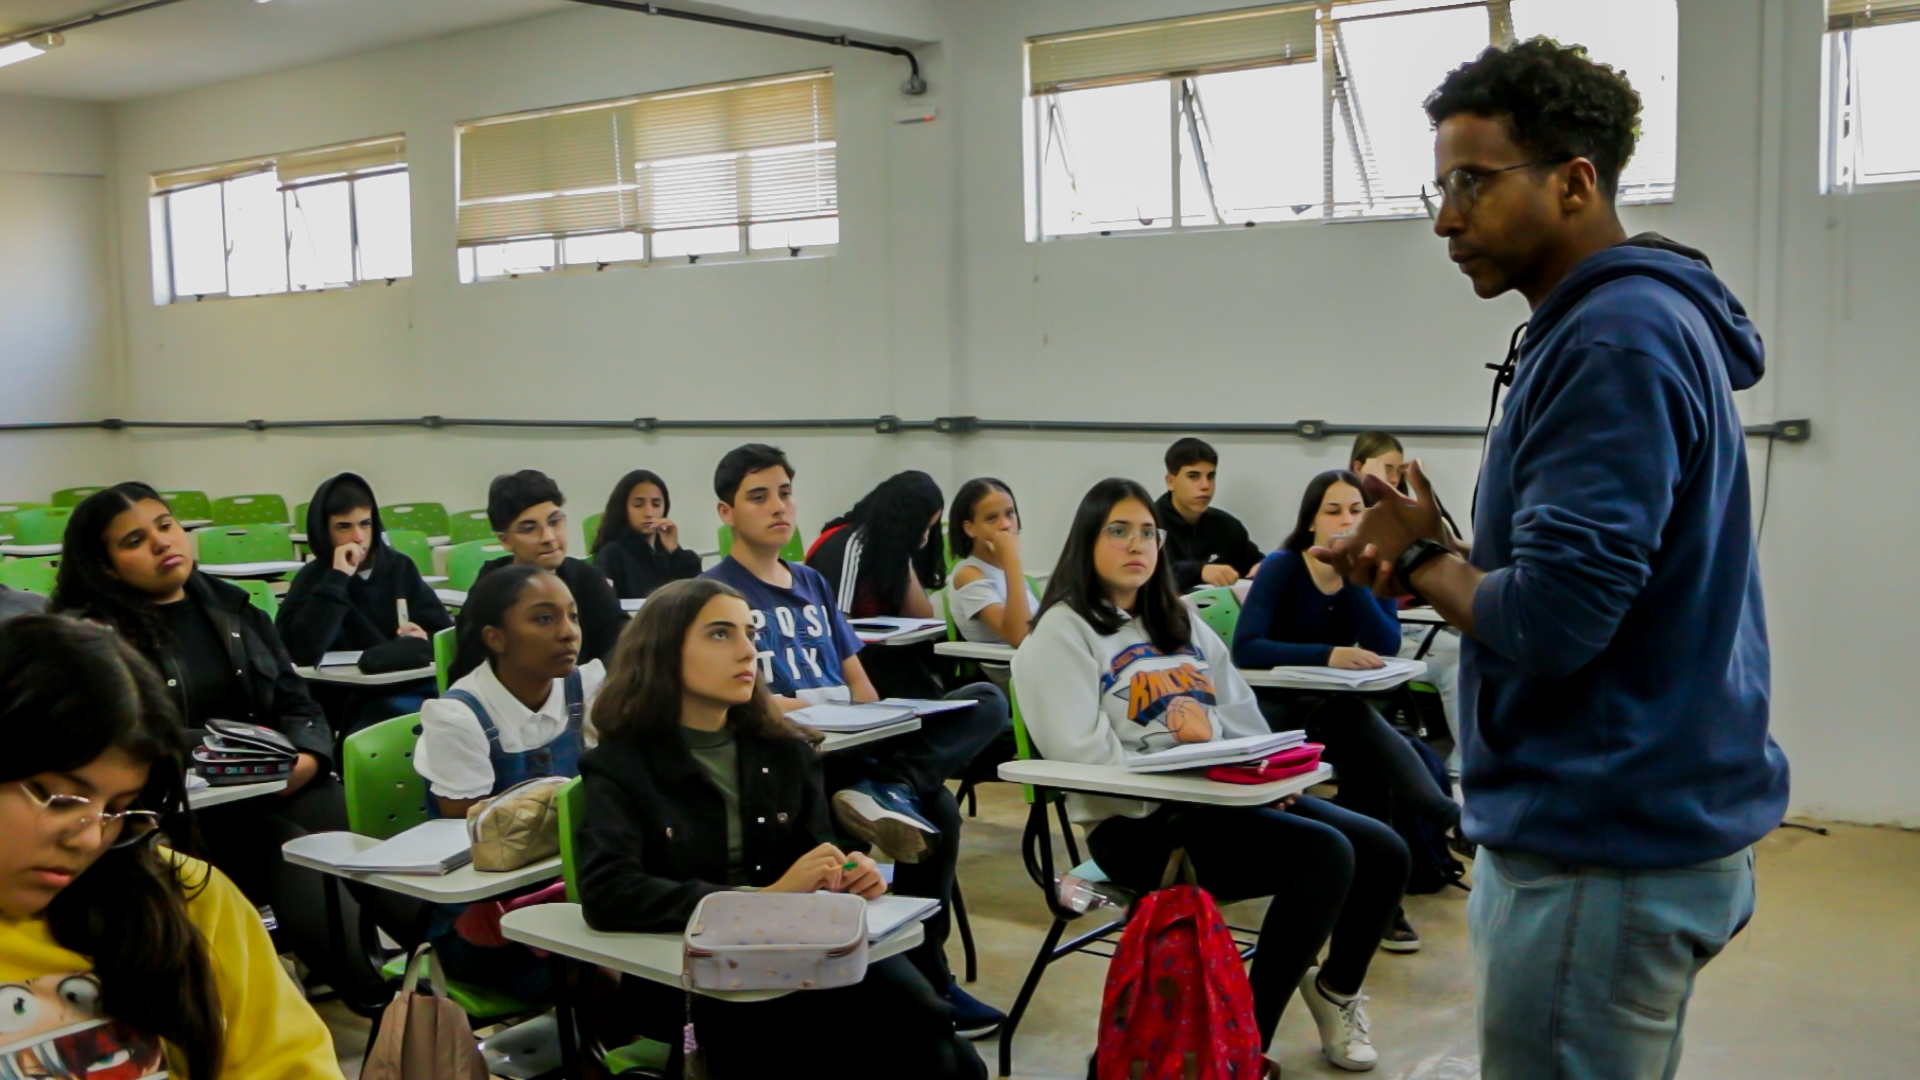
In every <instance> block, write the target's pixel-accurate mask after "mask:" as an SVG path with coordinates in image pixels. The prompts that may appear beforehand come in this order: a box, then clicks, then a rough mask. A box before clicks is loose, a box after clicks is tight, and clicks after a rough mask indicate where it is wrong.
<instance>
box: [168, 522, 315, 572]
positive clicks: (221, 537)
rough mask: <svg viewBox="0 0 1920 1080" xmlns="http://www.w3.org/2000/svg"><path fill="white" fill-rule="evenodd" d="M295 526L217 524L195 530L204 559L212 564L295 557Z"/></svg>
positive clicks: (204, 561) (284, 560)
mask: <svg viewBox="0 0 1920 1080" xmlns="http://www.w3.org/2000/svg"><path fill="white" fill-rule="evenodd" d="M292 531H293V529H292V526H289V525H287V524H286V523H284V522H282V523H281V524H278V525H248V526H244V527H240V526H231V527H223V526H214V527H212V528H206V529H200V530H197V531H196V532H194V534H193V535H194V538H195V540H196V541H197V542H198V543H199V545H200V561H201V562H203V563H207V564H209V565H212V566H219V565H220V564H222V563H253V562H286V561H288V560H290V559H292V558H293V538H292V536H291V535H290V534H291V533H292Z"/></svg>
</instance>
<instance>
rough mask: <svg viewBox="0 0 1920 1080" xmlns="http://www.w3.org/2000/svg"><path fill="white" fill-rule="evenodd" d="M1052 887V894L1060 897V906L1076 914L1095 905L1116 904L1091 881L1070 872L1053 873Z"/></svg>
mask: <svg viewBox="0 0 1920 1080" xmlns="http://www.w3.org/2000/svg"><path fill="white" fill-rule="evenodd" d="M1053 889H1054V895H1055V896H1057V897H1059V899H1060V906H1061V907H1063V908H1065V909H1067V910H1068V911H1071V912H1073V913H1074V914H1076V915H1084V914H1086V913H1087V912H1088V911H1089V910H1090V909H1092V908H1096V907H1116V906H1118V905H1116V904H1114V902H1113V901H1112V900H1111V899H1110V898H1108V897H1107V896H1106V895H1105V894H1104V893H1102V892H1101V891H1100V890H1099V888H1098V887H1097V886H1095V885H1094V883H1093V882H1091V881H1087V880H1086V879H1084V878H1077V877H1074V876H1073V875H1072V874H1057V875H1055V876H1054V879H1053Z"/></svg>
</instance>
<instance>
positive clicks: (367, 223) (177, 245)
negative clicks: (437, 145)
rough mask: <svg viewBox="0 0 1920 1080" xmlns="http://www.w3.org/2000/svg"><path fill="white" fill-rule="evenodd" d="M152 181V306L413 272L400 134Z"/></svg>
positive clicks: (178, 172)
mask: <svg viewBox="0 0 1920 1080" xmlns="http://www.w3.org/2000/svg"><path fill="white" fill-rule="evenodd" d="M151 190H152V193H153V194H152V198H151V200H150V203H149V206H150V214H151V217H152V235H153V270H154V302H155V303H158V304H167V303H175V302H178V301H182V300H202V299H205V298H206V297H209V296H264V295H267V294H270V293H285V292H304V291H308V290H315V289H328V288H337V287H340V286H345V285H352V284H354V283H356V282H369V281H383V282H387V283H391V282H393V281H395V280H397V279H399V278H404V277H410V276H412V274H413V223H412V214H411V209H410V203H409V195H408V183H407V141H406V139H404V138H401V137H400V136H397V135H396V136H389V137H385V138H378V139H363V140H360V141H358V142H352V143H343V144H340V145H337V146H324V147H319V148H317V149H313V150H300V151H295V152H292V153H285V154H276V155H273V156H271V157H261V158H249V159H247V160H244V161H230V162H226V163H224V164H220V165H206V166H201V167H198V168H192V169H178V170H174V171H172V172H165V173H158V174H156V175H155V176H154V177H153V178H152V188H151Z"/></svg>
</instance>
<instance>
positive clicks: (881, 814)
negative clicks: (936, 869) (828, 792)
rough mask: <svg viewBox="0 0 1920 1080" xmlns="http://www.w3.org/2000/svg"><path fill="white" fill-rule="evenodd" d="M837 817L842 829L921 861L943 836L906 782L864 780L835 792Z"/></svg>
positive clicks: (898, 857) (902, 856) (903, 857)
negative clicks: (921, 808) (924, 811)
mask: <svg viewBox="0 0 1920 1080" xmlns="http://www.w3.org/2000/svg"><path fill="white" fill-rule="evenodd" d="M833 817H834V820H836V821H838V822H839V823H840V826H841V828H844V829H846V830H847V831H848V832H850V833H852V834H853V835H855V836H857V837H859V838H860V839H862V840H864V841H866V842H867V843H869V844H872V845H873V846H874V847H877V848H879V849H880V850H882V851H884V852H886V853H887V854H889V855H891V856H893V858H894V861H895V862H903V863H917V862H919V861H920V860H921V859H924V858H926V856H927V853H928V852H929V851H931V850H933V846H934V844H935V843H937V842H938V841H939V839H940V830H939V829H936V828H934V827H933V823H932V822H931V821H928V820H927V819H926V817H925V816H924V815H922V814H921V813H920V803H919V800H917V799H915V798H914V796H913V789H912V788H910V787H908V786H907V785H905V784H878V783H875V782H873V781H872V780H862V781H860V782H859V783H856V784H853V785H852V786H850V787H846V788H843V789H841V790H839V791H836V792H834V793H833Z"/></svg>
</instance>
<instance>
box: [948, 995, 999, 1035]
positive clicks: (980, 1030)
mask: <svg viewBox="0 0 1920 1080" xmlns="http://www.w3.org/2000/svg"><path fill="white" fill-rule="evenodd" d="M946 997H947V1004H949V1005H951V1006H953V1031H954V1034H956V1035H958V1036H960V1037H961V1038H963V1039H984V1038H986V1037H987V1036H989V1035H991V1034H993V1033H994V1032H996V1031H999V1030H1000V1025H1001V1024H1004V1023H1006V1022H1007V1014H1006V1013H1003V1012H1001V1011H1000V1010H999V1009H996V1008H994V1007H993V1006H991V1005H989V1004H987V1003H986V1002H984V1001H981V1000H980V999H979V998H976V997H974V996H973V995H972V994H969V993H967V992H966V991H965V990H962V989H960V984H959V983H957V982H950V983H948V984H947V994H946Z"/></svg>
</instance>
